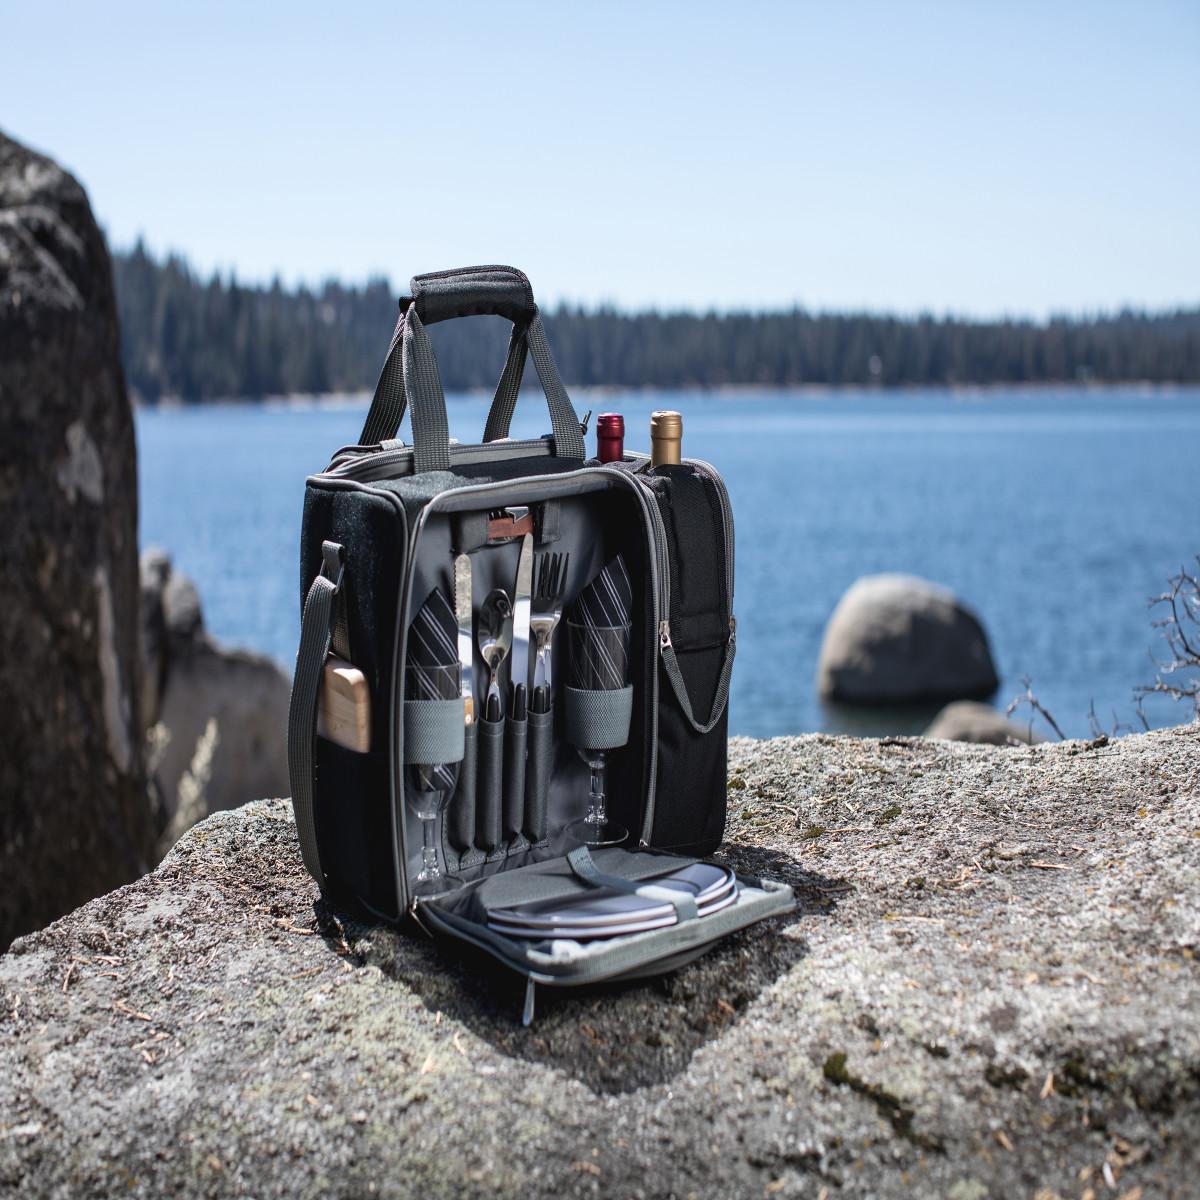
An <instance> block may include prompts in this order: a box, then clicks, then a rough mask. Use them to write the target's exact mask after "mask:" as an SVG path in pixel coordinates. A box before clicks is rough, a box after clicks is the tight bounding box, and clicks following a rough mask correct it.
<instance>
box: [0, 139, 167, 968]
mask: <svg viewBox="0 0 1200 1200" xmlns="http://www.w3.org/2000/svg"><path fill="white" fill-rule="evenodd" d="M0 412H2V413H3V422H4V425H3V432H2V433H0V526H2V528H3V547H4V552H3V554H2V555H0V592H2V593H3V596H4V603H3V605H2V606H0V797H2V803H0V879H2V880H3V886H0V947H4V946H6V945H7V944H8V942H9V941H10V940H11V938H12V937H13V936H14V935H15V934H17V933H20V932H23V931H25V930H29V929H33V928H36V927H38V926H39V925H43V924H45V923H46V922H47V921H49V920H52V919H53V918H54V917H56V916H58V915H59V914H61V913H63V912H66V911H68V910H69V909H71V908H74V907H75V906H76V905H77V904H79V903H80V902H81V901H83V900H85V899H87V898H88V897H90V896H95V895H98V894H99V893H101V892H105V891H108V890H109V889H110V888H113V887H116V886H117V885H118V884H120V883H123V882H125V881H126V880H129V879H132V878H134V877H135V876H136V875H138V874H139V873H140V872H141V871H143V870H144V869H145V868H146V866H147V865H148V864H149V863H150V862H151V861H152V854H153V845H154V841H153V839H154V829H153V823H152V813H151V805H150V802H149V799H148V796H147V792H146V786H145V780H144V773H143V766H142V752H141V747H142V739H141V730H140V728H139V724H138V704H139V701H138V691H139V682H138V676H139V672H138V659H137V622H136V620H132V619H127V614H134V613H136V612H137V603H138V564H137V477H136V461H135V450H134V440H133V417H132V413H131V411H130V406H129V398H128V396H127V394H126V390H125V379H124V376H123V374H122V371H121V362H120V346H119V338H118V332H117V314H116V304H115V301H114V298H113V286H112V272H111V267H110V263H109V258H108V251H107V249H106V248H105V245H104V239H103V237H102V236H101V233H100V230H99V229H98V228H97V226H96V222H95V220H94V218H93V217H92V212H91V209H90V207H89V205H88V200H87V196H86V195H85V193H84V191H83V188H81V187H80V186H79V184H78V183H77V182H76V181H75V180H74V179H73V178H72V177H71V176H70V175H68V174H67V173H66V172H65V171H63V170H62V169H61V168H60V167H58V166H57V165H56V164H55V163H53V162H51V161H50V160H49V159H47V158H43V157H42V156H41V155H38V154H35V153H33V152H32V151H31V150H28V149H26V148H25V147H24V146H22V145H20V144H19V143H17V142H14V141H12V140H11V139H9V138H7V137H5V136H4V135H3V134H0Z"/></svg>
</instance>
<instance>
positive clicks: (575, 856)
mask: <svg viewBox="0 0 1200 1200" xmlns="http://www.w3.org/2000/svg"><path fill="white" fill-rule="evenodd" d="M567 864H568V865H569V866H570V868H571V870H572V871H574V872H575V874H576V875H577V876H578V877H579V878H580V879H582V880H583V881H584V883H590V884H591V885H592V886H593V887H606V888H612V889H613V890H614V891H617V892H627V893H628V894H629V895H631V896H641V897H643V898H644V899H646V900H657V901H659V902H660V903H667V904H672V905H674V906H675V914H676V917H677V919H678V920H679V921H681V922H682V921H694V920H695V919H696V918H697V917H698V916H699V915H700V913H699V909H697V908H696V901H695V899H694V898H693V897H691V896H689V895H688V894H687V893H686V892H680V891H677V890H676V889H675V888H666V887H659V886H658V885H657V884H655V883H653V882H649V883H647V882H639V881H638V880H636V879H626V878H625V877H624V876H622V875H606V874H605V873H604V872H603V871H601V870H600V868H599V867H598V866H596V860H595V859H594V858H593V857H592V856H591V854H590V853H589V851H588V848H587V847H586V846H576V847H575V849H574V850H572V851H571V852H570V853H569V854H568V855H567Z"/></svg>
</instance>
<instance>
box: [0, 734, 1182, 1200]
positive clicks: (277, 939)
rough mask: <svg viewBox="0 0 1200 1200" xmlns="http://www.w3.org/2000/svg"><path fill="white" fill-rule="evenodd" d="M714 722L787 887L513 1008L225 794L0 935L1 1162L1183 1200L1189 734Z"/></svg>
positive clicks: (120, 1179) (127, 1175) (281, 811)
mask: <svg viewBox="0 0 1200 1200" xmlns="http://www.w3.org/2000/svg"><path fill="white" fill-rule="evenodd" d="M731 748H732V756H731V777H730V798H731V801H732V804H731V814H730V824H729V838H728V841H727V844H726V845H725V847H724V849H723V855H724V857H725V858H726V859H727V860H728V861H730V862H731V863H734V864H736V865H737V866H738V867H741V868H744V869H746V870H748V871H751V872H759V873H762V874H769V875H772V876H775V877H778V878H783V879H786V880H787V881H789V882H790V883H792V884H793V885H794V886H795V888H796V891H797V896H798V899H799V910H798V912H797V913H796V914H795V915H793V916H791V917H788V918H784V919H781V920H779V921H778V922H776V923H775V924H774V925H769V926H762V927H759V928H757V929H753V930H748V931H746V932H744V933H742V934H740V935H737V936H735V937H733V938H731V939H729V940H728V941H727V942H726V943H725V944H723V945H722V946H720V947H719V948H717V949H716V950H714V951H713V952H711V953H710V954H709V955H707V956H706V957H705V958H703V959H701V960H700V961H699V962H697V963H695V964H693V965H692V966H689V967H687V968H685V969H684V970H682V971H680V972H679V973H677V974H676V975H674V976H671V977H668V978H666V979H662V980H657V981H648V982H646V983H643V984H639V985H636V986H624V987H619V988H615V989H600V990H596V991H591V992H586V993H583V994H577V995H569V994H557V995H556V994H553V993H550V992H549V991H547V990H542V991H541V992H540V993H539V1015H538V1019H537V1021H536V1022H535V1024H534V1025H533V1026H532V1027H531V1028H530V1029H522V1028H521V1026H520V1024H519V1023H518V1013H519V1009H520V999H521V992H520V989H518V988H517V987H515V986H514V985H513V984H512V983H511V982H509V981H507V980H506V979H505V978H503V977H497V976H494V975H493V974H491V973H490V972H489V971H488V970H487V969H486V967H485V966H484V965H481V964H480V963H479V962H477V961H475V960H472V959H460V958H459V957H456V956H455V955H453V954H452V953H449V952H443V951H440V950H439V949H438V948H437V947H436V946H434V945H433V944H432V943H430V942H428V941H425V940H423V939H418V938H415V937H409V936H404V935H401V934H397V933H394V932H392V931H389V930H386V929H377V930H365V929H362V928H360V927H358V926H356V925H354V924H352V923H350V922H348V921H343V920H339V918H338V917H337V916H336V915H335V914H333V913H330V912H328V911H326V910H325V908H324V907H323V906H322V905H321V904H319V903H317V904H316V905H315V906H314V901H316V891H315V888H314V886H313V884H312V883H311V881H310V880H309V879H308V877H307V876H306V875H305V874H304V872H303V869H302V867H301V865H300V858H299V854H298V850H297V845H296V837H295V827H294V825H293V823H292V819H291V813H290V809H289V806H288V804H287V802H286V801H271V802H263V803H255V804H252V805H250V806H248V807H245V808H242V809H238V810H236V811H234V812H231V813H223V814H219V815H217V816H215V817H212V818H210V819H209V820H207V821H206V822H204V823H203V824H202V825H199V826H197V827H196V828H195V829H193V830H192V831H191V832H190V833H189V834H187V835H186V836H185V837H184V838H183V840H182V841H181V842H180V843H179V844H178V846H177V847H176V848H175V850H174V851H173V852H172V853H171V854H170V856H169V857H168V858H167V859H166V860H165V861H164V862H163V863H162V865H161V866H160V867H159V868H158V869H157V870H156V871H155V872H154V873H153V874H152V875H150V876H148V877H146V878H144V879H141V880H139V881H138V882H136V883H134V884H132V885H130V886H128V887H126V888H124V889H122V890H120V891H118V892H115V893H113V894H112V895H110V896H106V897H103V898H101V899H99V900H96V901H93V902H92V903H90V904H88V905H87V906H85V907H84V908H82V909H80V910H79V911H78V912H76V913H74V914H72V915H70V916H69V917H66V918H64V919H63V920H61V921H59V922H58V923H56V924H55V925H53V926H51V927H50V928H49V929H46V930H44V931H42V932H40V933H37V934H33V935H31V936H30V937H27V938H24V939H21V940H20V941H19V942H18V943H17V944H16V945H15V946H14V947H13V949H12V951H11V952H10V953H9V954H8V955H7V956H5V957H3V958H0V1114H3V1115H2V1116H0V1188H4V1187H7V1188H9V1189H14V1190H19V1189H21V1188H22V1187H23V1188H24V1189H25V1190H26V1191H27V1192H28V1193H29V1194H37V1195H45V1194H58V1195H64V1196H65V1195H109V1194H113V1195H115V1194H120V1195H122V1196H124V1195H135V1196H146V1197H151V1196H153V1197H157V1196H162V1195H206V1196H243V1195H252V1196H256V1197H269V1196H367V1195H379V1196H402V1195H417V1194H420V1195H431V1196H442V1195H480V1196H484V1195H487V1196H492V1195H500V1196H509V1195H512V1196H516V1195H520V1196H547V1197H549V1196H562V1195H583V1196H588V1195H617V1196H655V1197H657V1196H664V1197H665V1196H677V1197H686V1196H696V1197H710V1196H712V1197H717V1196H721V1197H725V1196H812V1197H815V1196H818V1195H820V1194H821V1190H822V1189H825V1190H826V1192H827V1193H828V1194H829V1195H833V1194H844V1195H855V1196H883V1197H910V1196H913V1195H937V1196H947V1197H956V1198H958V1200H968V1198H978V1197H986V1196H995V1197H1009V1196H1034V1195H1042V1196H1050V1195H1059V1196H1064V1197H1065V1196H1079V1195H1081V1194H1082V1193H1083V1192H1084V1190H1085V1189H1087V1188H1091V1189H1092V1192H1093V1194H1094V1195H1096V1196H1098V1197H1100V1196H1112V1197H1114V1200H1115V1198H1116V1197H1118V1196H1123V1195H1139V1194H1140V1195H1142V1196H1144V1197H1145V1198H1146V1200H1149V1197H1151V1196H1169V1195H1179V1196H1182V1195H1184V1194H1186V1193H1187V1191H1188V1189H1189V1188H1190V1187H1191V1185H1192V1184H1193V1183H1194V1181H1195V1178H1196V1173H1197V1171H1198V1170H1200V1145H1198V1143H1197V1139H1196V1137H1195V1131H1196V1129H1197V1127H1198V1124H1200V1023H1198V1022H1197V1020H1196V1013H1197V1011H1200V978H1198V976H1197V958H1196V955H1197V953H1198V952H1200V900H1198V897H1200V725H1198V724H1193V725H1190V726H1187V727H1182V728H1179V729H1174V730H1167V731H1163V732H1159V733H1153V734H1148V735H1143V736H1138V737H1128V738H1123V739H1121V740H1119V741H1106V740H1105V739H1103V738H1101V739H1098V740H1096V741H1094V742H1070V743H1064V744H1057V745H1052V746H1037V747H1021V748H1016V749H1003V750H1002V749H997V748H993V747H982V746H969V745H963V744H957V743H950V742H931V741H926V740H922V739H903V738H892V739H884V740H882V741H858V740H855V739H850V738H830V737H826V736H809V737H802V738H785V739H777V740H775V741H769V742H750V741H746V740H736V741H734V742H733V743H732V747H731ZM1138 1188H1141V1189H1143V1190H1142V1191H1141V1192H1140V1193H1139V1192H1137V1191H1136V1190H1135V1189H1138ZM1040 1189H1044V1190H1040Z"/></svg>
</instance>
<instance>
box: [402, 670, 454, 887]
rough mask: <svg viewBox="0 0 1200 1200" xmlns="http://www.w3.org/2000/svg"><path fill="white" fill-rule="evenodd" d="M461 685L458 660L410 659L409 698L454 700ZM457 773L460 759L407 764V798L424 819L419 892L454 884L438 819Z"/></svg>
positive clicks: (406, 685)
mask: <svg viewBox="0 0 1200 1200" xmlns="http://www.w3.org/2000/svg"><path fill="white" fill-rule="evenodd" d="M461 685H462V668H461V667H460V666H459V664H458V663H457V662H456V663H452V664H448V665H442V666H433V665H427V664H423V663H420V664H418V663H409V664H408V666H407V667H406V668H405V672H404V691H405V697H406V699H408V700H414V701H421V700H454V699H457V698H458V697H459V695H460V688H461ZM457 774H458V764H457V763H420V762H413V761H407V762H406V764H405V788H404V798H405V802H406V803H407V804H408V806H409V808H410V809H412V811H413V814H414V816H416V817H417V819H418V820H420V822H421V830H422V838H423V842H422V849H421V870H420V872H419V873H418V874H417V876H416V878H415V879H414V881H413V883H414V891H415V893H416V894H417V895H418V896H434V895H439V894H440V893H442V892H445V891H448V890H449V889H450V888H451V887H452V886H453V885H452V884H451V882H450V881H449V880H448V879H447V878H446V876H445V874H444V873H443V872H442V869H441V866H440V864H439V862H438V851H437V843H436V837H435V834H436V825H435V822H436V821H437V818H438V816H439V815H440V814H441V811H442V808H443V807H444V806H445V804H446V800H447V798H448V797H449V795H450V793H451V792H452V791H453V790H454V785H455V782H456V779H457Z"/></svg>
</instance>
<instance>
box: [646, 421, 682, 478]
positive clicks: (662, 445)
mask: <svg viewBox="0 0 1200 1200" xmlns="http://www.w3.org/2000/svg"><path fill="white" fill-rule="evenodd" d="M682 442H683V416H682V414H680V413H677V412H674V411H673V410H671V409H659V410H658V411H657V412H652V413H651V414H650V466H651V467H661V466H672V465H673V466H678V465H679V462H680V457H681V455H680V450H681V444H682Z"/></svg>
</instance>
